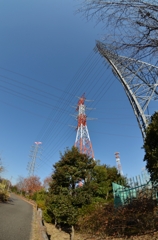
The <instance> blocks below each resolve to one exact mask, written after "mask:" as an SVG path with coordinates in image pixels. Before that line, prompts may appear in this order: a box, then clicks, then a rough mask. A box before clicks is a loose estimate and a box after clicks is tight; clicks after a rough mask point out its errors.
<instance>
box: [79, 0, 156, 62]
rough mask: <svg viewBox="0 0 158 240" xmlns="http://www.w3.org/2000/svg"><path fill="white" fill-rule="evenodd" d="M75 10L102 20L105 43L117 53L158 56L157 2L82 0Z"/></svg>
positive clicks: (85, 15) (89, 17) (87, 16)
mask: <svg viewBox="0 0 158 240" xmlns="http://www.w3.org/2000/svg"><path fill="white" fill-rule="evenodd" d="M78 12H79V13H82V14H83V16H84V17H85V18H86V19H87V20H91V19H95V20H96V23H97V24H99V23H103V25H104V29H105V34H104V42H105V43H107V44H110V45H112V46H113V49H114V50H115V51H117V52H118V53H119V52H121V54H122V52H125V53H126V55H127V54H128V55H130V57H134V56H137V57H138V58H142V57H146V56H152V57H153V55H154V56H156V57H157V56H158V1H156V0H150V1H147V0H112V1H109V0H85V1H84V2H83V4H82V6H81V7H80V8H79V10H78Z"/></svg>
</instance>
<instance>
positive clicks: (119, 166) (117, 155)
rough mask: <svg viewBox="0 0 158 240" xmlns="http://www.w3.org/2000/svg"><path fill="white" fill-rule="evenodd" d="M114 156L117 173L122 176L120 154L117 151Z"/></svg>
mask: <svg viewBox="0 0 158 240" xmlns="http://www.w3.org/2000/svg"><path fill="white" fill-rule="evenodd" d="M115 158H116V166H117V170H118V172H119V174H121V175H122V176H123V171H122V167H121V161H120V154H119V152H116V153H115Z"/></svg>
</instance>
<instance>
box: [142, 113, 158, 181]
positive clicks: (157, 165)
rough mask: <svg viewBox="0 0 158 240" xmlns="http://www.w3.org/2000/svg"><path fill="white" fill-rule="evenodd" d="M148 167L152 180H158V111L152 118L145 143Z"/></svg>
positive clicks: (145, 159)
mask: <svg viewBox="0 0 158 240" xmlns="http://www.w3.org/2000/svg"><path fill="white" fill-rule="evenodd" d="M143 147H144V150H145V156H144V161H146V168H147V170H148V171H149V173H150V176H151V180H152V181H157V180H158V112H156V113H155V114H154V115H153V116H152V118H151V123H150V124H149V126H148V128H147V130H146V138H145V143H144V146H143Z"/></svg>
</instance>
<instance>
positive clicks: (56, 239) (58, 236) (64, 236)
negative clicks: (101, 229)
mask: <svg viewBox="0 0 158 240" xmlns="http://www.w3.org/2000/svg"><path fill="white" fill-rule="evenodd" d="M44 225H45V226H46V229H47V234H48V235H49V236H50V240H70V235H69V234H68V233H66V232H63V231H60V230H59V229H57V228H56V227H55V226H54V225H53V224H50V223H44ZM75 240H93V239H92V238H87V236H85V235H82V234H78V233H75Z"/></svg>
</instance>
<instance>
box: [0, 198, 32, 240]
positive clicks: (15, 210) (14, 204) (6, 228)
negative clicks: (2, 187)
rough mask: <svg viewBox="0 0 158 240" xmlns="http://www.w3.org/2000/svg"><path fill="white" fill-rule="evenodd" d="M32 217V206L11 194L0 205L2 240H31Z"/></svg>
mask: <svg viewBox="0 0 158 240" xmlns="http://www.w3.org/2000/svg"><path fill="white" fill-rule="evenodd" d="M32 216H33V207H32V205H30V204H29V203H27V202H25V201H23V200H22V199H20V198H18V197H17V196H16V195H14V194H11V198H10V200H9V201H8V203H0V240H30V237H31V223H32Z"/></svg>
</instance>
